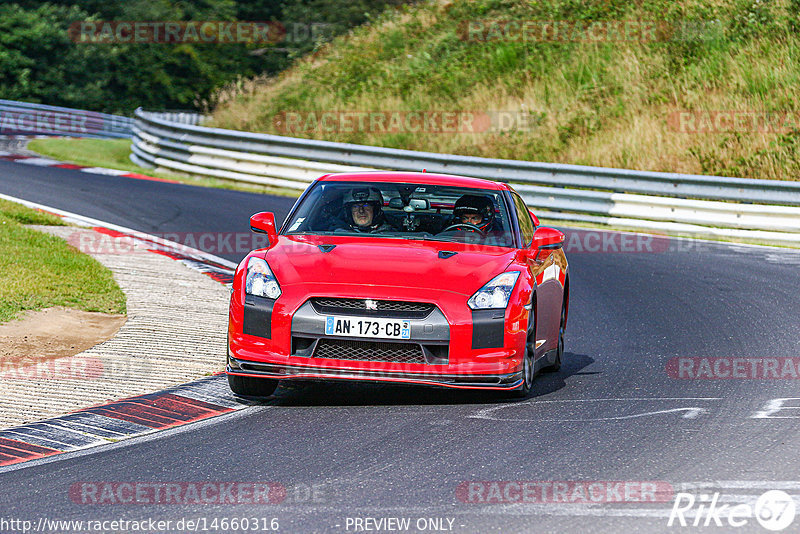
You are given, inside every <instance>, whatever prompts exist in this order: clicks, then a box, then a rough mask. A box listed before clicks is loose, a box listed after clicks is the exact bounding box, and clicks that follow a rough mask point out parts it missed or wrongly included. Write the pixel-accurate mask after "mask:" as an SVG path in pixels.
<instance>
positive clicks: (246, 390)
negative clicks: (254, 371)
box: [228, 375, 278, 397]
mask: <svg viewBox="0 0 800 534" xmlns="http://www.w3.org/2000/svg"><path fill="white" fill-rule="evenodd" d="M228 386H230V388H231V391H233V392H234V393H235V394H237V395H242V396H245V397H269V396H270V395H272V394H273V393H274V392H275V388H277V387H278V381H277V380H275V379H273V378H256V377H252V376H237V375H228Z"/></svg>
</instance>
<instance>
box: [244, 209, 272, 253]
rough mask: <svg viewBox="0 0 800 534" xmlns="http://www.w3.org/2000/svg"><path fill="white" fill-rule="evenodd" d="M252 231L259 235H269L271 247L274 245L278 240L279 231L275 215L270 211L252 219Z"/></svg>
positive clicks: (256, 215)
mask: <svg viewBox="0 0 800 534" xmlns="http://www.w3.org/2000/svg"><path fill="white" fill-rule="evenodd" d="M250 230H252V231H253V232H256V233H259V234H267V237H268V238H269V243H270V245H274V244H275V242H276V241H277V240H278V231H277V230H276V229H275V215H273V214H272V213H270V212H268V211H262V212H261V213H256V214H255V215H253V216H252V217H250Z"/></svg>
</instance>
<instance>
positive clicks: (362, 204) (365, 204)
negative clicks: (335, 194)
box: [353, 202, 372, 208]
mask: <svg viewBox="0 0 800 534" xmlns="http://www.w3.org/2000/svg"><path fill="white" fill-rule="evenodd" d="M353 207H354V208H370V207H372V203H371V202H356V203H355V204H353Z"/></svg>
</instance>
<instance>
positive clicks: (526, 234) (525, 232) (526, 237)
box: [511, 193, 536, 247]
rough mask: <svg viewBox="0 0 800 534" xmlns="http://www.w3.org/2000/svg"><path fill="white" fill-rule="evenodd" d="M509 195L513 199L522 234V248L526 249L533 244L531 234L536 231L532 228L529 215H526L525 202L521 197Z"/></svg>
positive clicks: (513, 194) (526, 207)
mask: <svg viewBox="0 0 800 534" xmlns="http://www.w3.org/2000/svg"><path fill="white" fill-rule="evenodd" d="M511 195H512V197H513V198H514V207H515V208H517V220H518V221H519V229H520V233H521V234H522V246H524V247H527V246H528V245H530V244H531V243H532V242H533V232H535V231H536V228H535V227H534V226H533V221H532V220H531V214H530V213H528V206H526V205H525V201H524V200H522V197H520V196H519V195H518V194H516V193H512V194H511Z"/></svg>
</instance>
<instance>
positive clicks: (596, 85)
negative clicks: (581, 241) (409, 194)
mask: <svg viewBox="0 0 800 534" xmlns="http://www.w3.org/2000/svg"><path fill="white" fill-rule="evenodd" d="M470 21H472V22H477V23H478V24H484V25H485V26H484V27H488V25H487V24H488V23H490V22H491V21H518V22H526V21H528V22H529V21H569V22H574V21H606V22H613V21H643V22H650V21H654V22H657V23H658V25H659V26H658V27H659V28H660V29H659V30H658V33H657V34H656V36H657V39H655V40H652V41H649V42H620V41H616V42H614V41H605V42H604V41H595V42H586V41H583V42H581V41H574V42H548V41H541V40H540V41H536V40H530V41H527V42H523V41H520V40H507V39H506V40H501V39H495V40H491V39H490V40H484V41H476V40H474V39H473V40H469V39H465V38H463V36H464V35H466V32H464V31H462V30H461V28H465V27H466V26H465V25H466V24H468V23H469V22H470ZM798 21H800V2H798V0H758V1H756V0H713V1H712V0H687V1H684V2H673V1H671V0H642V1H640V2H628V1H625V0H604V1H597V2H580V1H574V0H559V1H553V2H541V1H527V0H472V1H465V0H440V1H436V2H424V3H419V4H415V5H412V6H402V7H400V8H398V9H395V10H393V11H388V12H386V13H384V14H383V15H382V16H380V17H376V18H375V19H374V20H373V21H372V22H371V23H370V24H368V25H365V26H362V27H360V28H357V29H355V30H353V31H352V32H351V33H350V34H348V35H346V36H343V37H340V38H338V39H336V40H334V41H333V42H332V43H330V44H329V45H326V46H325V47H324V48H322V49H321V50H320V51H319V52H318V53H316V54H314V55H313V56H309V57H307V58H304V59H300V60H298V61H297V62H296V63H295V64H294V66H293V67H292V68H290V69H289V70H287V71H285V72H284V73H282V74H281V75H280V76H278V77H275V78H261V79H254V80H250V81H245V82H240V83H237V84H236V85H235V86H231V87H229V88H226V89H224V90H222V91H220V93H219V94H218V95H217V100H218V105H217V107H216V109H215V110H214V111H213V125H214V126H218V127H222V128H231V129H236V130H246V131H258V132H267V133H273V134H284V135H286V133H285V123H282V122H280V121H279V120H278V119H279V118H280V116H281V114H283V113H287V112H299V113H309V112H318V113H321V112H327V111H379V112H381V111H382V112H393V111H399V112H407V111H423V112H424V111H437V110H438V111H475V112H478V113H481V112H493V111H503V112H510V113H512V114H513V113H520V114H527V116H528V117H530V118H532V119H534V120H532V121H530V122H529V124H528V125H516V126H507V127H502V128H499V129H498V130H497V131H482V132H478V133H437V132H416V133H409V132H401V133H397V132H389V133H386V132H375V131H369V129H363V128H358V127H345V128H344V129H339V130H337V129H326V128H325V127H324V126H322V125H320V126H318V127H316V128H313V127H312V128H307V129H301V130H300V131H294V132H292V133H291V134H289V135H294V136H297V137H307V138H315V139H325V140H330V141H340V142H350V143H359V144H368V145H377V146H386V147H394V148H406V149H412V150H427V151H433V152H442V153H454V154H465V155H476V156H487V157H499V158H509V159H519V160H529V161H546V162H559V163H573V164H582V165H597V166H604V167H622V168H630V169H639V170H650V171H667V172H683V173H698V174H716V175H722V176H737V177H745V178H773V179H783V180H797V179H798V177H800V124H798V125H797V126H796V127H795V128H787V129H785V130H783V131H778V132H758V131H754V132H745V133H741V132H724V131H723V132H719V131H717V132H712V133H684V132H681V131H677V130H676V127H675V126H674V125H673V124H672V123H671V122H670V116H673V114H674V113H675V112H679V111H689V112H716V111H729V110H734V111H745V112H755V113H767V112H773V113H793V114H794V117H795V121H796V122H800V120H798V117H799V116H800V115H798V114H800V99H798V98H797V87H798V86H800V62H798V61H797V58H798V57H800V33H799V32H797V31H796V30H797V28H798V26H800V23H798ZM282 124H283V125H284V126H283V129H282V126H281V125H282Z"/></svg>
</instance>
